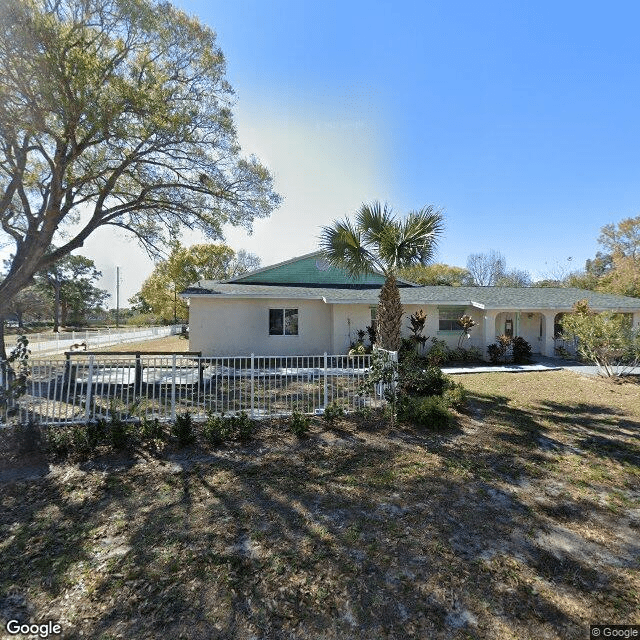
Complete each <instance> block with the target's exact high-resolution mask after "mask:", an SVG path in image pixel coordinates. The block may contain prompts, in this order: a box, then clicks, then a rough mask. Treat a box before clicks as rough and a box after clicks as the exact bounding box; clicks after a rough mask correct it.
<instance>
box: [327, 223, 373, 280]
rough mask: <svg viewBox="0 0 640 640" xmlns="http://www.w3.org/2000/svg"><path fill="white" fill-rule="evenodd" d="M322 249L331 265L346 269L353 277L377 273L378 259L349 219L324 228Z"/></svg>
mask: <svg viewBox="0 0 640 640" xmlns="http://www.w3.org/2000/svg"><path fill="white" fill-rule="evenodd" d="M320 249H321V250H322V252H323V254H324V257H325V259H326V260H327V261H328V262H329V264H331V265H333V266H334V267H338V268H340V269H344V270H345V271H346V272H347V273H348V274H349V275H350V276H352V277H357V276H359V275H362V274H365V273H373V272H375V267H376V265H377V260H376V258H375V257H374V256H373V255H372V254H371V252H370V251H368V250H367V248H366V246H365V244H364V243H363V239H362V233H361V231H360V229H359V228H358V227H356V226H354V225H353V223H352V222H351V221H350V220H348V219H345V220H339V221H338V220H337V221H335V222H334V223H333V226H331V227H322V231H321V234H320Z"/></svg>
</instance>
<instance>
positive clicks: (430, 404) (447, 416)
mask: <svg viewBox="0 0 640 640" xmlns="http://www.w3.org/2000/svg"><path fill="white" fill-rule="evenodd" d="M398 419H399V420H401V421H403V422H408V423H411V424H413V425H414V426H416V427H421V428H424V429H433V430H435V431H439V430H441V429H446V428H447V427H448V426H449V425H450V424H451V413H450V412H449V410H448V409H447V406H446V404H445V401H444V399H443V398H439V397H437V396H427V397H410V396H405V397H404V398H402V400H401V401H400V402H399V403H398Z"/></svg>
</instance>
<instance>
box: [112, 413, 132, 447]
mask: <svg viewBox="0 0 640 640" xmlns="http://www.w3.org/2000/svg"><path fill="white" fill-rule="evenodd" d="M130 435H131V430H130V428H129V425H128V424H127V423H126V422H124V420H122V419H121V418H120V416H118V414H117V413H115V412H112V413H111V417H110V419H109V438H110V440H111V445H112V446H113V448H114V449H124V448H125V447H126V446H127V445H128V444H129V436H130Z"/></svg>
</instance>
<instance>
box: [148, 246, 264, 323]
mask: <svg viewBox="0 0 640 640" xmlns="http://www.w3.org/2000/svg"><path fill="white" fill-rule="evenodd" d="M259 266H260V259H259V258H258V257H257V256H254V255H253V254H250V253H247V252H246V251H238V253H236V252H235V251H234V250H233V249H232V248H231V247H227V246H226V245H223V244H196V245H193V246H191V247H183V246H181V245H179V244H177V245H175V246H174V248H173V250H172V251H171V254H170V255H169V257H168V258H167V259H166V260H162V261H160V262H158V263H157V264H156V267H155V269H154V270H153V273H152V274H151V275H150V276H149V277H148V278H147V279H146V280H145V281H144V283H143V284H142V288H141V290H140V292H139V294H137V297H138V300H139V308H140V310H141V311H142V310H143V309H144V310H145V311H144V312H151V313H154V314H156V315H158V316H160V317H161V318H162V319H163V320H164V321H166V322H173V321H177V320H186V319H187V317H188V309H187V305H186V303H185V302H184V300H182V298H180V296H179V294H180V292H181V291H182V290H184V289H186V288H187V287H188V286H189V285H191V284H194V283H195V282H197V281H198V280H226V279H228V278H232V277H233V276H237V275H240V274H242V273H246V272H247V271H249V270H251V269H256V268H257V267H259Z"/></svg>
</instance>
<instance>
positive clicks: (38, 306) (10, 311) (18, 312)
mask: <svg viewBox="0 0 640 640" xmlns="http://www.w3.org/2000/svg"><path fill="white" fill-rule="evenodd" d="M50 312H51V305H50V304H49V301H48V300H47V298H46V296H44V295H43V293H42V292H41V291H39V290H38V288H37V287H36V286H31V287H26V288H25V289H22V290H21V291H19V292H18V293H17V295H16V296H15V297H14V298H13V300H12V301H11V303H10V304H9V307H8V308H7V310H6V316H14V317H15V319H16V320H17V322H18V327H19V328H20V329H23V328H24V323H25V321H28V320H41V319H42V318H45V317H49V316H50Z"/></svg>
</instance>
